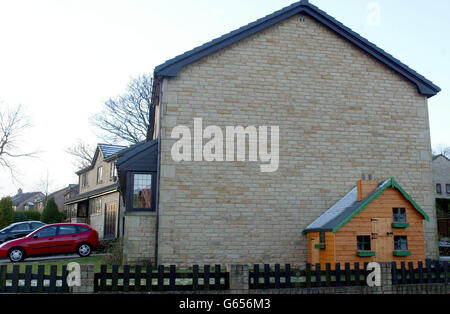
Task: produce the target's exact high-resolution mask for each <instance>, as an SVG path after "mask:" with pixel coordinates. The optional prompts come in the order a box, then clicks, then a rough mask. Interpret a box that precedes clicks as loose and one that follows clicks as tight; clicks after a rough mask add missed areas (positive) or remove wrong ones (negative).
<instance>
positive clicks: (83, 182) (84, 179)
mask: <svg viewBox="0 0 450 314" xmlns="http://www.w3.org/2000/svg"><path fill="white" fill-rule="evenodd" d="M81 186H82V187H84V188H85V187H87V174H86V172H85V173H83V174H82V175H81Z"/></svg>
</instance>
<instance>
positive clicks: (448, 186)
mask: <svg viewBox="0 0 450 314" xmlns="http://www.w3.org/2000/svg"><path fill="white" fill-rule="evenodd" d="M445 191H446V192H447V194H450V184H446V185H445Z"/></svg>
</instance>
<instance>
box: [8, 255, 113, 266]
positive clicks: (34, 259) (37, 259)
mask: <svg viewBox="0 0 450 314" xmlns="http://www.w3.org/2000/svg"><path fill="white" fill-rule="evenodd" d="M104 255H105V254H91V255H90V256H104ZM76 258H81V257H80V256H79V255H78V254H71V255H56V256H41V257H29V258H26V259H25V260H24V261H23V262H24V263H28V262H41V261H58V260H64V259H76ZM5 263H11V262H10V261H9V259H0V264H5Z"/></svg>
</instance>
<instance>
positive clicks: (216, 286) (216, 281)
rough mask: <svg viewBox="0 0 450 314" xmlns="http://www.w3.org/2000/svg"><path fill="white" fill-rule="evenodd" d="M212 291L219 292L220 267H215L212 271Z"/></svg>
mask: <svg viewBox="0 0 450 314" xmlns="http://www.w3.org/2000/svg"><path fill="white" fill-rule="evenodd" d="M214 289H215V290H220V265H216V267H215V269H214Z"/></svg>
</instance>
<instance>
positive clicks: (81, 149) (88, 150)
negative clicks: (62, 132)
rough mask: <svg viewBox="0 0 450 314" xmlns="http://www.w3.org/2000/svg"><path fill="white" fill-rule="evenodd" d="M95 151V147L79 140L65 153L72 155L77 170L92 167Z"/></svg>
mask: <svg viewBox="0 0 450 314" xmlns="http://www.w3.org/2000/svg"><path fill="white" fill-rule="evenodd" d="M95 149H96V147H95V146H93V145H90V144H88V143H85V142H84V141H82V140H81V139H78V140H77V142H76V143H75V144H74V145H73V146H71V147H68V148H66V150H65V152H66V153H68V154H70V155H72V157H73V158H74V161H75V166H76V167H77V168H79V169H83V168H86V167H89V166H90V165H91V162H92V159H93V158H94V154H95Z"/></svg>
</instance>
